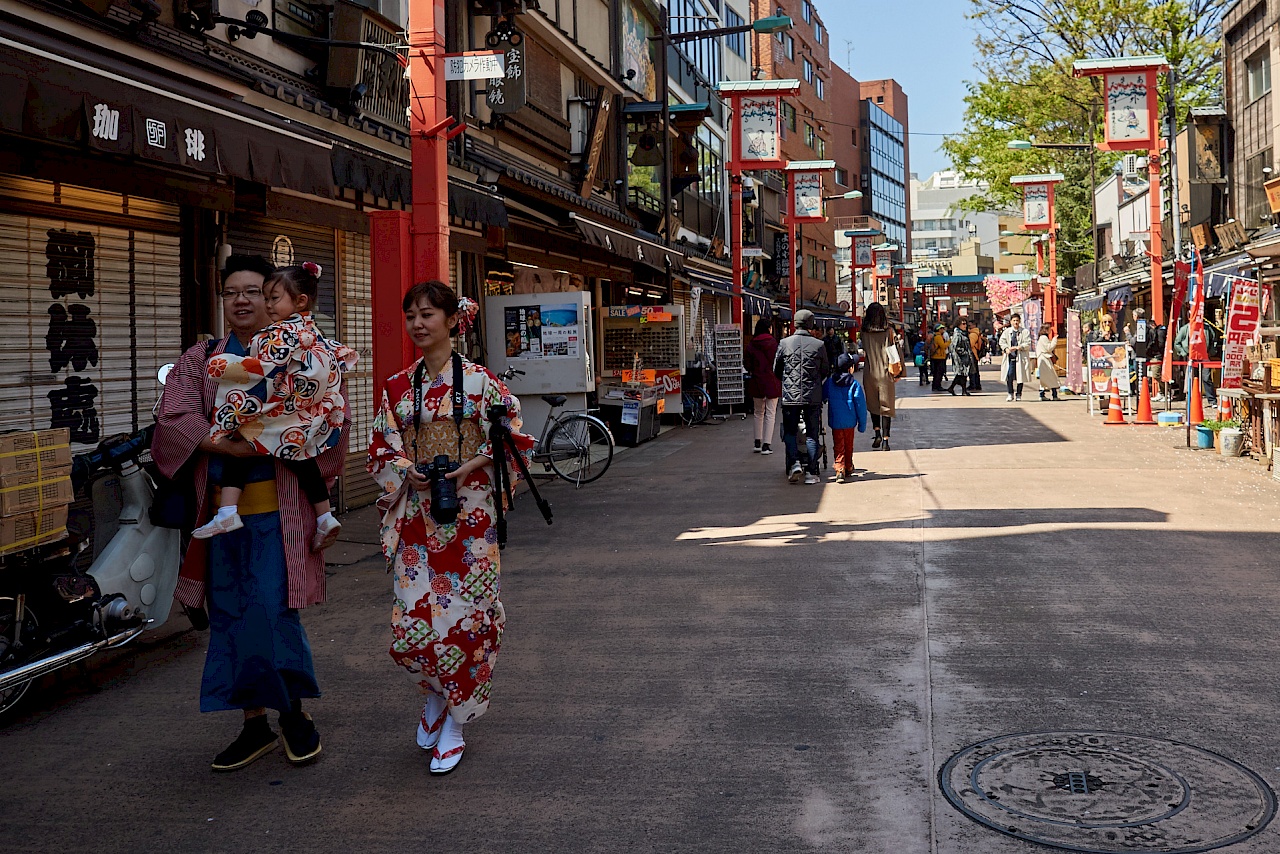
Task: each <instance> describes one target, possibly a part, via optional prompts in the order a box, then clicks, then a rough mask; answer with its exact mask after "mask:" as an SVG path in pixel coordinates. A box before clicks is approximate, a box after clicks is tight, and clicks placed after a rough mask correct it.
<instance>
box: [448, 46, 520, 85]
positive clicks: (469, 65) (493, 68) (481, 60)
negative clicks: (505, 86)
mask: <svg viewBox="0 0 1280 854" xmlns="http://www.w3.org/2000/svg"><path fill="white" fill-rule="evenodd" d="M506 73H507V69H506V66H505V64H504V63H503V55H502V51H500V50H474V51H468V52H466V53H450V54H446V55H445V58H444V79H445V80H490V79H492V78H494V77H504V76H506Z"/></svg>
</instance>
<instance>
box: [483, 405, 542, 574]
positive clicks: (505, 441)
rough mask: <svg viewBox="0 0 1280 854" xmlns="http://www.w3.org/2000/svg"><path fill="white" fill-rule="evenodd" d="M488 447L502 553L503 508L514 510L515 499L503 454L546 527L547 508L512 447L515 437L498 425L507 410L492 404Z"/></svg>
mask: <svg viewBox="0 0 1280 854" xmlns="http://www.w3.org/2000/svg"><path fill="white" fill-rule="evenodd" d="M488 415H489V444H490V445H491V446H492V447H493V455H494V460H493V495H494V498H495V499H496V500H495V501H494V505H495V508H496V511H497V516H498V548H499V549H500V550H501V549H505V548H506V547H507V517H506V510H505V504H506V502H507V501H510V502H511V506H512V507H513V508H514V507H515V504H516V499H515V483H514V482H513V481H512V479H511V469H510V467H509V466H508V465H507V452H508V451H510V453H511V458H512V459H514V460H515V461H516V468H518V469H519V470H520V475H521V477H523V478H524V480H525V483H527V484H529V492H531V493H532V494H533V501H534V503H535V504H537V505H538V509H539V510H540V511H542V518H543V519H546V520H547V524H548V525H550V524H551V504H550V502H548V501H547V500H546V499H545V498H543V497H542V493H540V492H538V485H537V484H536V483H534V482H533V478H532V477H530V476H529V467H528V466H527V465H525V461H524V457H523V456H521V455H520V449H519V448H517V447H516V440H515V437H514V436H512V435H511V428H510V427H508V426H507V425H506V424H504V423H502V419H503V418H506V417H507V407H505V406H503V405H502V404H500V403H496V404H494V405H493V406H491V407H489V412H488Z"/></svg>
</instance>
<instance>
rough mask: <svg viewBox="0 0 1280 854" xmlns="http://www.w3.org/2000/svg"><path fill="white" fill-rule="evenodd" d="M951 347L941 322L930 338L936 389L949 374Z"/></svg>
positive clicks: (931, 369)
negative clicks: (948, 359)
mask: <svg viewBox="0 0 1280 854" xmlns="http://www.w3.org/2000/svg"><path fill="white" fill-rule="evenodd" d="M868 308H870V306H868ZM864 322H865V321H864ZM950 349H951V339H950V338H949V337H948V336H947V327H946V326H945V325H943V324H941V323H939V324H938V325H937V326H935V327H934V329H933V337H932V338H930V339H929V369H930V371H931V372H932V373H933V390H934V391H942V378H943V377H945V376H946V375H947V353H948V351H949V350H950Z"/></svg>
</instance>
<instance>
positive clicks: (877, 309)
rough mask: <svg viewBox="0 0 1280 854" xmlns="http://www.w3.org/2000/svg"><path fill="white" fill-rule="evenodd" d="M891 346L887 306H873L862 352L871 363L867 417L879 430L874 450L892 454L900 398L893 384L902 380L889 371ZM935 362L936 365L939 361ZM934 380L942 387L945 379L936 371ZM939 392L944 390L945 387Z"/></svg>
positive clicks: (866, 373) (866, 377)
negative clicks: (885, 308)
mask: <svg viewBox="0 0 1280 854" xmlns="http://www.w3.org/2000/svg"><path fill="white" fill-rule="evenodd" d="M891 346H894V337H893V330H892V329H890V328H889V320H888V317H887V316H886V315H885V311H884V306H883V305H881V304H880V303H878V302H873V303H871V305H869V306H867V311H866V315H865V316H864V317H863V320H862V349H863V350H864V351H866V354H867V363H866V366H865V367H863V369H862V381H863V391H864V392H865V393H866V396H867V413H868V414H869V415H870V416H871V426H872V427H874V428H875V436H874V437H873V438H872V440H871V447H872V448H879V449H883V450H886V451H887V450H889V434H890V433H891V431H892V429H893V416H894V414H895V413H896V412H897V395H896V392H895V391H894V385H893V384H894V382H895V381H896V380H897V379H898V378H897V377H895V376H894V375H893V374H892V373H891V371H890V367H889V365H890V362H891V354H890V353H889V348H890V347H891ZM934 352H937V351H936V350H935V351H934ZM945 352H946V351H945V350H944V351H943V359H942V364H943V367H944V368H945V367H946V355H945ZM934 361H935V363H936V361H937V360H934ZM934 376H935V378H936V380H937V381H938V382H939V383H941V377H940V376H939V375H938V374H937V373H936V370H935V374H934ZM938 390H939V391H941V390H942V388H941V385H939V387H938Z"/></svg>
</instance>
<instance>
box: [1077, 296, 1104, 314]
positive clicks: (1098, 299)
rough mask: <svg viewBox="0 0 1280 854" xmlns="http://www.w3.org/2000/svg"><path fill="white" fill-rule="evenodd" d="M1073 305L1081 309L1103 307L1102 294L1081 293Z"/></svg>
mask: <svg viewBox="0 0 1280 854" xmlns="http://www.w3.org/2000/svg"><path fill="white" fill-rule="evenodd" d="M1071 307H1072V308H1074V309H1078V310H1079V311H1097V310H1098V309H1100V308H1102V294H1079V295H1077V296H1076V298H1075V300H1074V301H1072V303H1071Z"/></svg>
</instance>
